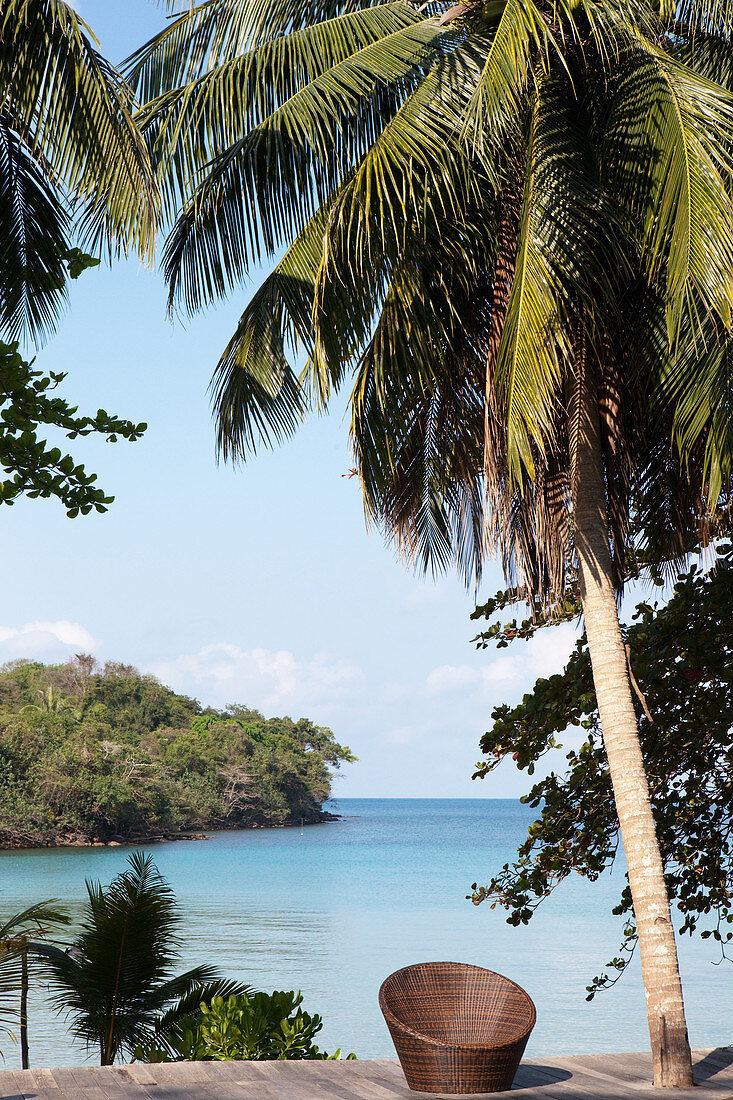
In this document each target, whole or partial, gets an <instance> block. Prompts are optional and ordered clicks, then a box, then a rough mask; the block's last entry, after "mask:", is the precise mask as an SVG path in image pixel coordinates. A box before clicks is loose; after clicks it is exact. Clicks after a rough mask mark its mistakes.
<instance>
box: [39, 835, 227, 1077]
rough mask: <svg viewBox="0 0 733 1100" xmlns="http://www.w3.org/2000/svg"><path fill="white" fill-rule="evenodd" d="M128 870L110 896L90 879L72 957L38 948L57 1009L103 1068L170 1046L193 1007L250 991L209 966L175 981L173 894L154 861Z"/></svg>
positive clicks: (140, 859)
mask: <svg viewBox="0 0 733 1100" xmlns="http://www.w3.org/2000/svg"><path fill="white" fill-rule="evenodd" d="M128 863H129V869H128V870H126V871H123V872H122V873H121V874H119V875H118V876H117V878H115V879H114V880H113V881H112V882H111V883H110V885H109V886H108V887H107V888H106V889H104V888H103V887H102V886H101V885H100V884H99V883H98V882H91V881H89V880H87V884H86V886H87V893H88V895H89V897H88V901H87V903H86V905H85V911H84V916H83V919H82V923H81V931H80V932H79V935H78V936H77V938H76V940H75V941H74V943H73V944H72V945H71V946H70V947H69V948H68V949H67V950H65V951H63V950H61V949H59V948H58V947H53V946H51V945H39V946H38V951H39V953H40V954H42V955H43V957H44V959H45V963H46V969H47V973H48V975H49V978H50V982H51V986H52V988H53V989H54V991H55V996H54V1007H55V1008H56V1009H57V1010H58V1011H59V1012H64V1013H66V1014H67V1015H68V1016H71V1018H72V1022H71V1031H73V1032H74V1033H75V1034H76V1035H77V1036H79V1038H81V1039H83V1040H84V1041H85V1042H86V1043H87V1044H88V1045H89V1046H97V1047H98V1048H99V1053H100V1064H101V1065H103V1066H107V1065H112V1063H113V1062H114V1061H115V1059H116V1058H118V1057H119V1056H120V1055H121V1054H128V1055H132V1053H133V1052H134V1050H135V1048H136V1047H138V1046H140V1047H149V1046H157V1047H165V1046H166V1043H167V1040H166V1034H168V1033H169V1032H170V1030H171V1029H173V1028H175V1025H176V1021H177V1019H178V1018H179V1017H181V1018H183V1017H187V1016H189V1015H190V1014H191V1011H192V1007H194V1006H195V1007H198V1005H199V1004H200V1003H201V1002H202V1001H207V1002H208V1001H210V1000H211V998H212V997H215V996H223V997H228V996H230V995H231V994H232V993H240V992H243V991H246V990H247V988H248V987H246V986H242V985H241V984H239V983H237V982H233V981H228V980H225V979H221V978H220V977H219V974H218V971H217V970H216V968H215V967H213V966H209V965H203V966H197V967H194V968H193V969H192V970H187V971H186V972H185V973H183V974H179V975H174V973H173V969H174V966H175V964H176V962H177V960H178V958H179V956H180V949H179V945H180V940H179V938H178V930H179V927H180V923H181V916H180V912H179V908H178V905H177V903H176V900H175V896H174V894H173V891H172V890H171V888H170V886H169V885H168V883H167V882H166V881H165V880H164V879H163V878H162V876H161V875H160V873H159V871H158V869H157V868H156V867H155V865H154V863H153V861H152V858H151V857H150V856H146V855H144V853H142V852H135V853H133V854H132V855H131V856H130V857H129V860H128Z"/></svg>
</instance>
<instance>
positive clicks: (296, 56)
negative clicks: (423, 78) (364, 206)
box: [137, 0, 423, 205]
mask: <svg viewBox="0 0 733 1100" xmlns="http://www.w3.org/2000/svg"><path fill="white" fill-rule="evenodd" d="M422 21H423V19H422V17H421V16H420V15H419V13H418V12H416V11H415V9H414V8H413V7H412V6H411V5H410V4H408V3H405V2H404V0H391V2H389V3H383V4H379V5H376V6H375V7H373V8H365V9H363V10H357V11H352V12H347V13H345V14H343V15H341V16H338V17H336V18H333V19H329V20H328V21H327V22H324V23H317V24H315V25H313V26H309V27H307V28H306V29H304V30H302V31H294V32H292V33H290V34H288V35H278V36H277V37H275V38H273V39H270V40H268V41H266V42H263V43H262V44H261V45H260V46H258V47H257V48H256V49H255V50H252V51H249V52H246V53H243V54H240V55H237V56H236V57H234V58H232V59H231V60H228V61H226V62H224V63H222V64H219V65H217V66H216V67H215V68H213V69H210V70H209V71H207V72H206V73H204V74H203V75H202V76H200V77H199V78H198V79H197V80H194V81H189V82H188V83H186V84H184V85H182V86H180V87H175V88H173V89H172V90H170V91H168V92H166V93H165V94H163V95H161V96H160V97H158V98H156V99H153V100H151V101H148V102H147V103H146V105H145V108H144V109H143V110H142V111H140V112H139V113H138V116H137V121H138V123H139V125H140V126H141V128H142V129H143V130H144V131H145V132H146V133H147V135H148V137H149V140H150V142H151V146H152V149H153V156H154V159H155V160H156V161H157V162H158V163H160V164H161V165H163V166H164V167H165V173H164V174H163V177H162V184H163V186H164V187H165V188H166V193H167V195H168V202H169V204H170V205H174V204H175V203H176V202H180V201H181V199H182V198H183V199H184V200H185V197H186V195H187V194H188V191H189V190H190V188H191V186H192V184H193V182H194V181H195V180H196V179H197V178H198V176H199V173H200V172H201V170H202V169H204V168H205V167H206V166H207V165H209V164H210V163H211V161H213V160H214V159H215V158H216V156H217V154H218V153H219V152H220V151H221V150H222V149H226V148H228V147H229V146H231V145H232V144H233V143H234V142H236V141H239V140H241V138H242V137H243V136H244V135H245V134H247V133H248V132H249V131H250V130H251V129H252V128H253V127H256V126H259V125H260V124H262V123H263V122H264V121H265V120H266V119H268V118H269V116H270V115H272V114H273V113H274V112H276V111H277V110H278V108H280V107H281V106H283V104H284V103H286V102H287V101H288V100H291V99H293V97H296V96H297V93H298V91H299V90H300V89H301V88H303V87H305V86H306V85H307V84H309V83H310V82H311V81H313V80H314V79H316V78H317V77H321V76H324V74H326V73H327V72H328V71H329V70H330V69H332V68H334V66H336V65H338V64H340V63H341V62H344V61H346V60H347V59H348V58H350V57H352V56H353V55H354V54H358V53H359V52H360V51H361V50H363V48H364V47H365V46H367V45H369V44H372V43H376V42H378V41H380V40H381V39H384V38H386V37H387V36H388V35H390V34H391V33H393V32H394V31H395V30H398V29H400V28H404V27H409V26H411V25H413V24H415V23H419V22H422ZM296 104H297V100H296ZM166 185H167V186H166Z"/></svg>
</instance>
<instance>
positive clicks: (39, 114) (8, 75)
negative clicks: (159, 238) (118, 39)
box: [0, 0, 158, 343]
mask: <svg viewBox="0 0 733 1100" xmlns="http://www.w3.org/2000/svg"><path fill="white" fill-rule="evenodd" d="M98 45H99V43H98V42H97V40H96V38H95V37H94V34H93V33H92V31H91V29H90V28H89V26H88V25H87V24H86V23H85V22H84V20H83V19H82V18H81V16H80V15H79V14H78V13H77V12H76V10H75V9H74V8H73V7H72V6H71V5H70V4H67V3H64V2H63V0H1V2H0V88H1V89H2V101H1V102H2V106H1V107H0V254H1V255H2V257H3V262H2V265H1V269H0V336H2V338H3V339H5V340H6V341H9V342H12V341H15V340H19V339H25V338H28V339H30V340H31V341H32V342H35V343H37V342H39V341H41V340H43V339H44V338H45V337H46V336H48V334H49V333H50V332H52V331H53V329H54V328H55V326H56V324H57V322H58V318H59V315H60V312H61V310H62V308H63V306H64V304H65V302H66V299H67V295H68V280H69V279H70V278H71V279H74V278H76V277H77V276H78V275H79V274H80V272H81V271H82V270H83V269H84V267H86V266H90V265H93V264H95V263H96V262H98V261H96V260H94V259H93V258H92V257H91V256H89V255H88V254H87V253H86V252H85V251H83V249H84V248H89V249H91V250H92V251H93V252H98V251H99V250H101V249H105V250H106V251H107V253H108V254H109V255H111V254H113V253H116V252H119V251H122V252H128V251H130V250H135V251H138V252H139V253H140V254H142V255H143V256H147V257H150V256H151V255H152V249H153V247H154V243H155V233H156V226H157V208H158V202H157V193H156V188H155V182H154V179H153V175H152V171H151V165H150V160H149V157H148V153H147V149H146V147H145V142H144V140H143V139H142V137H141V134H140V132H139V130H138V128H137V126H136V125H135V122H134V120H133V108H134V97H133V95H132V91H131V89H130V88H129V86H128V85H127V84H126V83H125V81H124V80H123V78H122V77H121V75H120V73H119V72H117V70H116V69H115V68H114V67H113V66H112V65H111V64H110V63H109V62H108V61H106V60H105V58H104V57H102V56H101V54H100V53H99V50H98V48H97V47H98ZM80 245H81V247H79V246H80Z"/></svg>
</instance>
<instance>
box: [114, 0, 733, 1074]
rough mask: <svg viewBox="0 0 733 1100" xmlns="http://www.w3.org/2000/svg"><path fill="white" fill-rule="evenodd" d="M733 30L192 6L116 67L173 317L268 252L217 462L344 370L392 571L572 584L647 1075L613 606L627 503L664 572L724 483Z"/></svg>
mask: <svg viewBox="0 0 733 1100" xmlns="http://www.w3.org/2000/svg"><path fill="white" fill-rule="evenodd" d="M732 30H733V5H731V3H730V0H678V2H674V0H661V2H659V0H657V2H653V0H623V2H622V0H554V2H550V0H486V2H483V3H479V2H478V0H465V2H461V3H457V4H455V5H454V6H453V7H452V8H449V9H448V10H443V5H441V4H440V3H439V2H437V0H436V2H433V0H428V2H427V3H419V4H418V3H417V0H416V2H415V3H411V2H409V0H386V2H384V3H371V2H369V0H312V2H310V3H305V4H304V3H299V4H294V3H293V2H292V0H270V2H268V3H266V4H265V3H262V2H261V0H209V2H204V3H199V4H194V5H191V6H188V7H187V8H186V10H185V11H184V12H182V13H180V14H179V15H178V16H177V17H176V18H173V19H171V20H170V22H169V24H168V26H167V27H166V29H165V30H164V31H162V32H161V34H159V35H158V36H157V37H156V38H155V39H154V40H152V41H151V42H150V43H148V44H147V45H146V46H145V47H143V48H142V49H141V50H140V51H139V52H138V53H137V54H136V55H135V56H134V57H133V58H132V59H130V62H129V67H128V75H129V77H130V79H131V82H132V83H133V85H134V86H135V87H136V88H137V90H138V92H139V94H140V96H141V98H142V99H144V100H147V103H146V105H145V106H144V107H143V109H142V113H141V116H140V121H141V124H142V126H143V128H144V130H145V132H146V134H147V137H148V140H149V141H150V144H151V149H152V151H153V156H154V159H155V161H156V164H157V166H158V179H159V181H160V184H161V187H162V189H163V192H164V195H165V202H166V205H167V209H168V211H169V212H170V213H175V215H176V216H175V219H174V222H173V227H172V231H171V233H170V236H169V238H168V241H167V244H166V250H165V267H166V273H167V277H168V279H169V284H170V302H171V306H173V305H175V304H176V303H178V302H179V301H180V302H182V304H183V305H184V306H185V307H186V308H187V309H189V310H194V309H198V308H201V307H203V306H205V305H207V304H209V303H210V302H211V301H212V300H214V299H215V298H217V297H220V296H222V295H224V294H225V293H226V292H227V291H228V290H229V289H230V288H231V287H232V286H233V285H234V284H235V283H237V282H238V281H239V280H240V279H241V278H243V277H244V276H245V275H246V273H247V271H248V270H249V269H250V268H251V267H252V266H253V265H254V264H256V263H257V262H259V261H260V260H261V259H263V258H264V257H273V256H276V255H279V254H281V253H282V252H283V250H284V254H283V255H281V258H280V259H279V261H278V262H277V263H276V265H275V267H274V269H273V270H272V272H271V274H269V275H268V276H267V278H266V279H265V281H264V283H263V284H262V286H261V287H260V289H259V290H258V291H257V292H256V293H255V294H254V296H253V297H252V298H251V300H250V302H249V304H248V305H247V307H246V309H245V311H244V313H243V314H242V317H241V320H240V323H239V325H238V327H237V330H236V332H235V333H234V335H233V337H232V339H231V341H230V343H229V345H228V347H227V348H226V350H225V352H224V354H223V356H222V358H221V361H220V363H219V366H218V369H217V373H216V375H215V381H214V391H215V406H216V412H217V419H218V443H219V447H220V450H221V453H222V454H223V456H224V458H225V459H232V460H234V461H236V460H239V459H242V458H244V456H245V455H246V454H247V453H248V452H249V451H251V450H252V449H254V448H256V446H257V445H258V444H261V443H265V444H271V443H272V442H273V441H275V440H278V439H280V438H282V437H284V436H287V435H289V434H291V433H292V432H294V431H295V430H296V428H297V427H298V425H299V424H300V423H301V422H302V420H303V418H304V417H305V416H306V415H307V413H308V412H309V411H311V410H313V409H316V410H320V409H322V408H324V407H325V406H326V405H327V403H328V401H329V399H330V397H331V396H332V394H333V393H334V392H335V391H336V390H338V389H339V387H341V386H342V385H343V384H344V383H345V379H346V377H347V370H348V368H349V367H350V366H352V367H353V369H354V378H353V382H352V390H351V399H350V403H351V414H352V419H351V432H352V439H353V444H354V450H355V457H356V468H357V470H358V473H359V476H360V480H361V485H362V489H363V493H364V498H365V503H366V508H367V514H368V516H369V518H370V519H371V520H373V521H375V522H377V523H379V524H380V525H381V526H382V527H383V528H384V529H385V531H386V532H387V534H388V535H389V536H391V537H393V538H394V539H395V540H396V542H397V544H398V546H399V547H400V549H401V550H402V551H404V553H405V556H406V557H407V558H408V559H410V560H411V561H413V562H414V563H416V564H417V565H418V566H421V567H424V568H432V569H439V568H443V567H445V566H447V565H448V564H449V563H450V562H451V561H453V560H455V561H456V562H457V563H458V565H459V567H460V568H462V569H463V571H464V572H465V574H466V576H467V577H475V578H478V577H479V576H480V573H481V567H482V563H483V560H484V557H485V555H486V552H487V551H488V550H490V549H497V550H498V552H499V553H500V554H501V558H502V561H503V565H504V569H505V572H506V574H507V577H508V580H509V583H512V584H515V585H516V586H517V588H518V590H519V591H520V592H523V593H525V594H526V595H527V596H531V597H539V598H540V599H541V600H543V601H544V602H545V603H546V604H547V605H550V606H551V605H552V604H553V602H554V601H557V600H560V599H562V596H563V593H564V589H565V585H566V577H567V574H568V569H569V567H570V568H571V569H572V568H576V569H577V572H578V575H579V585H580V593H581V597H582V602H583V610H584V616H585V624H586V630H587V635H588V642H589V650H590V653H591V659H592V664H593V672H594V680H595V687H596V693H597V697H598V705H599V710H600V716H601V723H602V728H603V736H604V744H605V747H606V751H607V754H608V759H609V765H610V770H611V775H612V781H613V787H614V796H615V800H616V807H617V811H618V816H619V822H620V826H621V833H622V838H623V843H624V848H625V852H626V858H627V864H628V869H629V881H630V886H631V891H632V896H633V902H634V912H635V917H636V922H637V927H638V932H639V944H640V954H641V963H642V974H643V978H644V985H645V990H646V998H647V1014H648V1022H649V1030H650V1037H651V1046H652V1053H653V1063H654V1080H655V1083H656V1084H658V1085H674V1086H687V1085H689V1084H691V1082H692V1071H691V1060H690V1050H689V1042H688V1038H687V1029H686V1024H685V1016H684V1006H683V1000H682V989H681V984H680V979H679V970H678V965H677V955H676V947H675V940H674V932H673V928H672V923H671V916H670V908H669V901H668V895H667V890H666V885H665V881H664V875H663V868H662V862H661V858H660V854H659V846H658V843H657V840H656V835H655V828H654V820H653V816H652V812H651V808H650V804H649V795H648V787H647V781H646V776H645V774H644V768H643V762H642V757H641V751H640V748H639V740H638V732H637V725H636V718H635V714H634V707H633V702H632V698H631V690H630V685H629V676H628V670H627V664H626V656H625V652H624V647H623V642H622V638H621V633H620V629H619V622H618V615H617V607H616V599H617V596H618V595H619V594H620V592H621V591H622V588H623V582H624V572H623V564H624V559H625V555H626V550H627V544H628V539H629V517H630V514H631V512H632V511H633V512H634V513H635V514H636V517H637V521H638V520H640V521H641V526H642V529H643V530H645V532H646V537H647V538H648V539H650V540H652V539H653V540H656V539H662V540H663V543H664V546H665V548H666V552H667V553H668V554H669V555H670V556H674V555H675V554H679V553H681V552H682V551H683V549H684V546H685V543H686V538H687V535H688V532H689V528H690V527H691V526H692V525H693V524H694V523H700V524H702V525H703V526H704V522H705V516H706V514H707V510H708V509H709V508H710V507H712V506H713V505H714V504H715V500H716V498H717V496H718V495H719V493H720V491H721V488H722V486H723V485H724V483H725V481H726V479H727V477H728V475H729V473H730V460H731V453H733V439H731V430H730V428H729V427H727V428H726V424H727V423H728V421H727V419H726V415H725V414H726V411H729V410H730V409H731V393H730V383H729V378H730V374H729V372H728V373H727V366H728V364H729V354H730V353H729V345H728V344H727V343H726V341H725V334H726V333H727V331H728V329H729V326H730V314H731V305H732V304H733V205H732V204H731V200H730V196H729V193H728V191H727V189H726V188H727V183H726V181H727V180H728V179H729V172H730V166H731V152H730V151H731V149H732V148H733V107H732V100H731V96H730V94H729V93H728V91H726V89H725V87H724V86H723V84H722V83H719V82H723V83H725V82H726V81H727V82H730V76H731V67H732V66H731V60H730V58H731V37H732V34H731V32H732ZM299 357H300V359H299V361H298V365H297V366H296V365H295V362H296V360H298V358H299ZM672 440H673V441H674V445H675V447H676V448H677V451H678V452H679V453H678V454H677V453H675V452H673V450H672V446H671V441H672ZM680 456H682V458H684V461H681V457H680Z"/></svg>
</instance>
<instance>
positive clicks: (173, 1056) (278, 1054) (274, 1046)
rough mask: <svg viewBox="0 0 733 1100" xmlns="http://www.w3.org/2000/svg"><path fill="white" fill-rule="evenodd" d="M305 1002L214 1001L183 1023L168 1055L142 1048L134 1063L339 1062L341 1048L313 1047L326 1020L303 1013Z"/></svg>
mask: <svg viewBox="0 0 733 1100" xmlns="http://www.w3.org/2000/svg"><path fill="white" fill-rule="evenodd" d="M302 1001H303V996H302V994H301V993H300V992H298V993H295V992H293V991H290V992H278V991H275V992H273V993H252V994H249V995H248V994H240V995H238V996H235V995H232V996H230V997H228V998H227V1000H224V998H223V997H213V998H212V999H211V1002H210V1003H209V1004H202V1005H201V1007H200V1011H199V1014H198V1015H197V1016H195V1017H193V1018H191V1019H190V1020H189V1021H186V1022H185V1023H184V1024H182V1026H181V1028H180V1031H179V1032H178V1034H177V1035H168V1036H167V1037H166V1038H167V1045H168V1047H169V1049H168V1050H164V1049H162V1048H158V1047H148V1048H143V1047H138V1048H137V1049H136V1050H135V1058H137V1059H138V1060H139V1061H144V1062H169V1061H179V1062H180V1061H186V1062H200V1061H211V1060H213V1061H236V1060H240V1059H241V1060H244V1059H252V1060H256V1061H261V1060H264V1059H275V1060H279V1061H282V1060H284V1059H298V1058H317V1059H329V1060H333V1059H336V1058H340V1057H341V1050H340V1049H339V1050H337V1051H336V1052H335V1053H334V1054H327V1053H326V1052H325V1051H322V1050H319V1048H318V1047H317V1046H316V1045H315V1043H314V1042H313V1039H314V1036H315V1035H317V1034H318V1032H319V1031H320V1030H321V1028H322V1027H323V1020H322V1019H321V1017H320V1016H318V1015H314V1016H311V1015H309V1013H307V1012H303V1010H302V1009H301V1008H300V1005H301V1004H302ZM355 1057H356V1055H355V1054H349V1055H348V1058H355Z"/></svg>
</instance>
